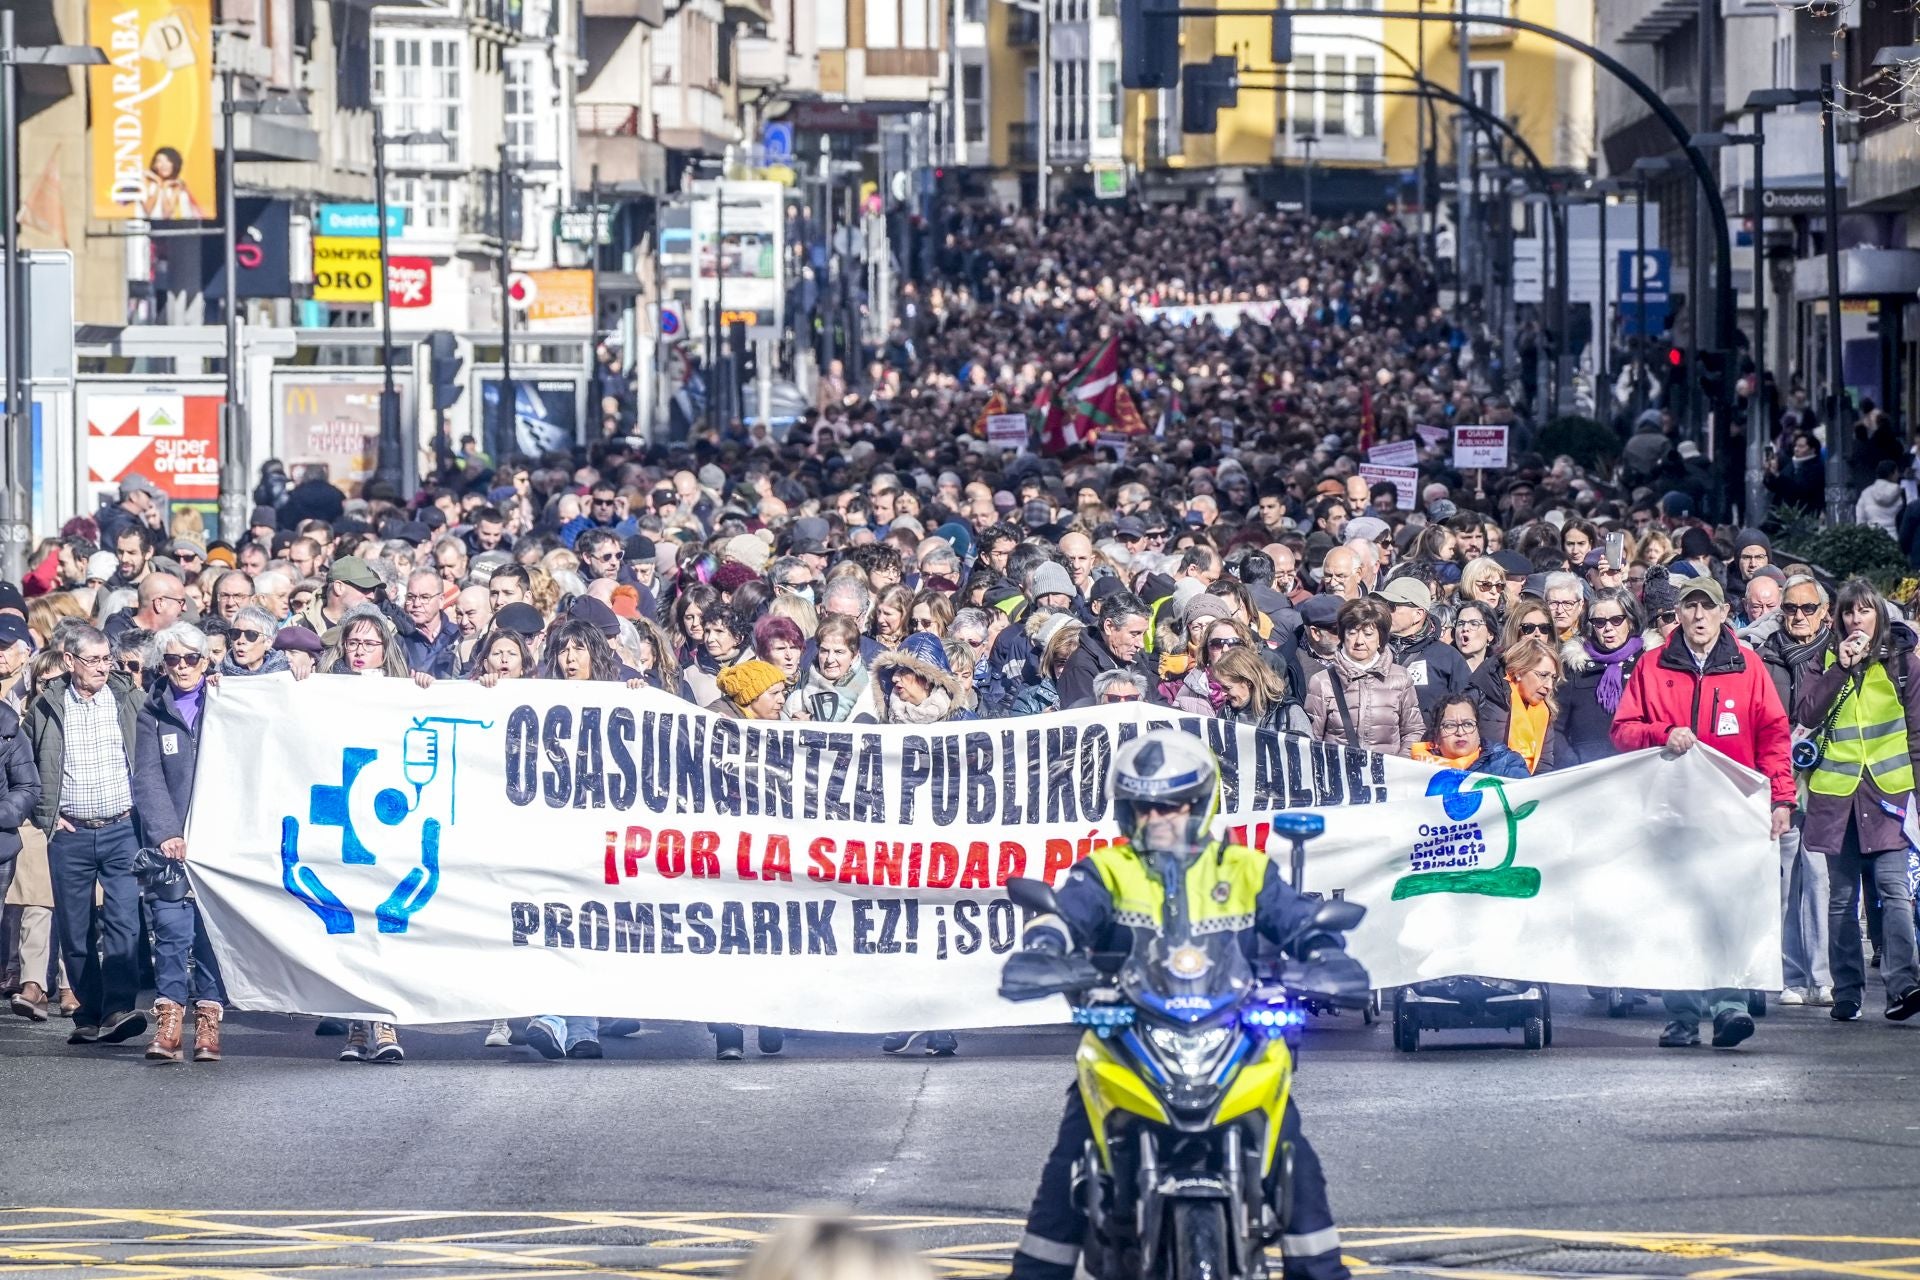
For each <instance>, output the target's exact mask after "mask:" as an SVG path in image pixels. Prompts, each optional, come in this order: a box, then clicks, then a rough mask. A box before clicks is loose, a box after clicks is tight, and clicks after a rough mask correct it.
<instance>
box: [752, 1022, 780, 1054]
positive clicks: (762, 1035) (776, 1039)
mask: <svg viewBox="0 0 1920 1280" xmlns="http://www.w3.org/2000/svg"><path fill="white" fill-rule="evenodd" d="M756 1034H757V1036H758V1038H759V1041H760V1052H762V1053H778V1052H780V1051H781V1050H782V1049H784V1048H786V1047H787V1033H786V1032H784V1031H782V1030H781V1029H780V1028H779V1027H761V1028H760V1030H759V1031H758V1032H757V1033H756Z"/></svg>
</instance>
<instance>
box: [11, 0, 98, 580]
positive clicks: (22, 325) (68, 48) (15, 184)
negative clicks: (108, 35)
mask: <svg viewBox="0 0 1920 1280" xmlns="http://www.w3.org/2000/svg"><path fill="white" fill-rule="evenodd" d="M13 20H14V11H13V8H12V7H11V6H6V7H0V141H4V142H5V143H6V153H5V156H4V158H0V265H3V266H4V271H3V272H0V274H3V275H4V279H0V333H4V335H5V340H6V347H5V350H3V351H0V364H4V365H6V368H7V373H6V384H5V395H6V401H5V416H4V419H0V421H4V424H5V438H4V439H0V578H4V579H6V580H7V581H9V582H18V581H20V579H21V578H22V577H23V576H25V574H26V571H27V542H28V540H29V539H30V538H31V537H32V536H33V511H32V499H31V498H29V497H28V496H27V495H28V491H29V486H30V477H31V476H32V474H33V439H32V432H31V431H29V430H28V423H29V422H30V421H31V419H32V410H31V409H29V408H28V407H27V405H26V404H25V400H26V398H27V392H26V385H27V360H28V351H29V350H30V347H29V344H28V342H27V339H26V332H27V326H26V317H25V316H23V315H22V314H21V311H22V309H23V304H24V300H25V297H26V290H25V289H24V288H23V287H22V285H21V282H22V280H23V279H24V278H25V277H24V275H23V271H24V267H23V264H22V262H21V259H22V258H23V257H24V256H25V255H24V254H22V253H21V251H20V233H19V227H20V100H19V87H18V85H17V84H16V83H15V74H16V73H15V71H14V68H15V67H22V66H41V67H97V66H102V65H104V64H105V63H106V61H107V55H106V54H105V53H103V52H102V51H101V50H99V49H97V48H95V47H94V46H93V45H85V44H55V45H33V46H21V45H17V44H15V43H14V35H13Z"/></svg>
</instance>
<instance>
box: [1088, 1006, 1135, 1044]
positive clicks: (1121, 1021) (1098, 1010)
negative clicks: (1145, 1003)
mask: <svg viewBox="0 0 1920 1280" xmlns="http://www.w3.org/2000/svg"><path fill="white" fill-rule="evenodd" d="M1073 1024H1074V1025H1075V1026H1076V1027H1090V1028H1092V1029H1093V1034H1095V1035H1096V1036H1099V1037H1100V1038H1101V1039H1102V1040H1105V1039H1106V1038H1107V1037H1108V1036H1110V1035H1112V1034H1113V1033H1114V1032H1115V1031H1117V1030H1119V1029H1120V1028H1121V1027H1130V1026H1132V1025H1133V1006H1132V1005H1130V1004H1121V1005H1075V1006H1074V1007H1073Z"/></svg>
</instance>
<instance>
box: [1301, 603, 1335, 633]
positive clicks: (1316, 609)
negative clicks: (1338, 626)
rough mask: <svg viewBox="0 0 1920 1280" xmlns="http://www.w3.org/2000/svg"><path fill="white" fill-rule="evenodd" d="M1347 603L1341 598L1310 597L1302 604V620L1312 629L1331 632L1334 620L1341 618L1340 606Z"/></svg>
mask: <svg viewBox="0 0 1920 1280" xmlns="http://www.w3.org/2000/svg"><path fill="white" fill-rule="evenodd" d="M1345 603H1346V601H1344V600H1342V599H1341V598H1340V597H1339V596H1328V595H1319V596H1308V597H1307V598H1306V599H1305V600H1303V601H1301V602H1300V620H1301V621H1302V622H1304V623H1306V624H1307V625H1308V626H1310V627H1319V628H1320V629H1321V630H1322V631H1331V630H1333V623H1334V619H1336V618H1338V617H1339V616H1340V606H1341V605H1343V604H1345Z"/></svg>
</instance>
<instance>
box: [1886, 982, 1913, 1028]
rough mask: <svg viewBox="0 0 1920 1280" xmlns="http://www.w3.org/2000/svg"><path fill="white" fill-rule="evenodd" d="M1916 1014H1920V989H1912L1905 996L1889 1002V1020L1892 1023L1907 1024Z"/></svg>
mask: <svg viewBox="0 0 1920 1280" xmlns="http://www.w3.org/2000/svg"><path fill="white" fill-rule="evenodd" d="M1916 1013H1920V987H1910V988H1908V990H1907V993H1906V994H1905V995H1903V996H1901V997H1899V998H1898V999H1896V1000H1889V1001H1887V1020H1888V1021H1890V1022H1905V1021H1906V1020H1907V1019H1908V1018H1911V1017H1912V1016H1913V1015H1914V1014H1916Z"/></svg>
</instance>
